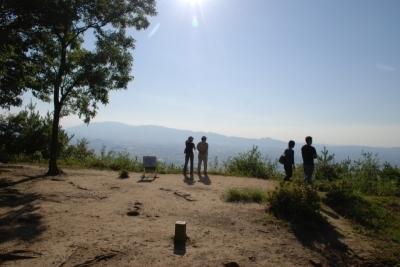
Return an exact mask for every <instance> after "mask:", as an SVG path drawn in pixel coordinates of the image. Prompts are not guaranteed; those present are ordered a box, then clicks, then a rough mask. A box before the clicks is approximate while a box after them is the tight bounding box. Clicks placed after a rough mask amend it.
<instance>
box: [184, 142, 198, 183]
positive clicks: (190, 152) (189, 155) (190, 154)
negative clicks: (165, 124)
mask: <svg viewBox="0 0 400 267" xmlns="http://www.w3.org/2000/svg"><path fill="white" fill-rule="evenodd" d="M185 145H186V147H185V151H184V152H185V166H184V167H183V175H184V176H185V177H186V172H187V165H188V162H189V160H190V178H193V158H194V150H195V149H196V148H195V146H194V144H193V137H192V136H189V138H188V140H186V142H185Z"/></svg>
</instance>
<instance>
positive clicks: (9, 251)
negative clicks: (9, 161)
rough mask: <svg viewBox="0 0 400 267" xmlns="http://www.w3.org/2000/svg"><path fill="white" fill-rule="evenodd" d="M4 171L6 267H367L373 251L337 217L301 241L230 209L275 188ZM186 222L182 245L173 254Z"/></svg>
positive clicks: (0, 212) (252, 211)
mask: <svg viewBox="0 0 400 267" xmlns="http://www.w3.org/2000/svg"><path fill="white" fill-rule="evenodd" d="M45 171H46V170H45V169H44V168H40V167H35V166H27V165H26V166H2V167H1V168H0V265H4V266H58V267H61V266H64V267H70V266H224V265H225V266H361V265H367V262H368V258H369V257H370V256H371V255H372V254H373V253H376V252H375V251H374V250H373V248H372V246H371V244H370V243H371V242H370V241H369V240H368V239H367V238H365V237H363V236H360V235H359V234H357V232H355V231H353V230H352V228H351V227H350V225H349V223H348V222H347V221H346V220H343V219H342V218H340V217H339V216H337V215H336V214H334V213H333V212H332V211H329V210H327V209H326V210H325V211H324V213H325V216H327V218H328V219H329V221H330V222H331V223H332V224H333V225H334V226H335V227H334V228H332V229H328V230H326V231H325V230H324V231H321V233H315V234H311V235H310V234H307V235H305V234H304V233H302V231H301V229H298V228H296V226H293V225H288V224H285V223H282V222H279V221H277V220H276V219H274V218H273V217H272V216H269V215H268V213H266V206H265V205H260V204H237V203H227V202H224V201H223V198H222V196H223V193H224V191H225V190H226V189H228V188H232V187H238V188H240V187H258V188H263V189H266V190H272V189H273V188H274V187H275V186H276V184H277V183H276V182H275V181H265V180H258V179H249V178H241V177H223V176H213V175H211V176H210V177H209V179H205V178H204V177H203V178H202V179H201V180H200V181H199V177H197V176H196V177H195V182H194V183H189V182H187V181H185V180H184V179H183V176H182V175H159V178H157V179H154V180H153V179H146V180H145V181H141V180H140V175H141V174H138V173H130V178H128V179H119V178H118V173H117V172H113V171H98V170H72V169H67V170H65V172H66V174H65V175H62V176H59V177H45V176H43V174H44V173H45ZM176 221H186V223H187V235H188V237H189V239H188V241H187V243H186V246H185V247H174V243H173V236H174V228H175V222H176Z"/></svg>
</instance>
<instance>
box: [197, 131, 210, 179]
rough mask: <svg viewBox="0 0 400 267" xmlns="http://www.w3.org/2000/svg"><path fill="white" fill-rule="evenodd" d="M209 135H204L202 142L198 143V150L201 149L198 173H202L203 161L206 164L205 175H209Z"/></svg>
mask: <svg viewBox="0 0 400 267" xmlns="http://www.w3.org/2000/svg"><path fill="white" fill-rule="evenodd" d="M206 140H207V137H205V136H203V137H202V138H201V142H199V143H198V144H197V150H198V151H199V163H198V168H197V173H198V175H199V176H200V175H201V163H203V165H204V175H205V176H207V161H208V143H207V142H206Z"/></svg>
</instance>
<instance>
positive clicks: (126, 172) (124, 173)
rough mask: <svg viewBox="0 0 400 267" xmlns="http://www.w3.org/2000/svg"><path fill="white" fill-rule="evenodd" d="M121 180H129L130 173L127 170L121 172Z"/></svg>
mask: <svg viewBox="0 0 400 267" xmlns="http://www.w3.org/2000/svg"><path fill="white" fill-rule="evenodd" d="M119 178H121V179H124V178H129V173H128V171H127V170H121V171H120V172H119Z"/></svg>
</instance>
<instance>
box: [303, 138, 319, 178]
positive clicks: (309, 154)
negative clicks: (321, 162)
mask: <svg viewBox="0 0 400 267" xmlns="http://www.w3.org/2000/svg"><path fill="white" fill-rule="evenodd" d="M311 144H312V137H311V136H307V137H306V144H305V145H304V146H303V147H302V148H301V156H302V157H303V167H304V181H305V182H306V183H311V182H312V176H313V173H314V159H316V158H317V151H316V150H315V147H313V146H312V145H311Z"/></svg>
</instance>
